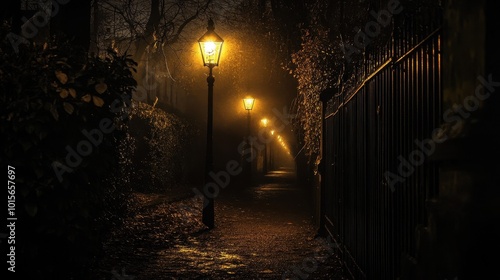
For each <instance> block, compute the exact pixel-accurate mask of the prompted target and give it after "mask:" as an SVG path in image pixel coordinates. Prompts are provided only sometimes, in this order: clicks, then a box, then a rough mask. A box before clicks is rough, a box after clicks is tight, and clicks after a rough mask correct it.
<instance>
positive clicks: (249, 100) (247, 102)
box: [243, 97, 255, 178]
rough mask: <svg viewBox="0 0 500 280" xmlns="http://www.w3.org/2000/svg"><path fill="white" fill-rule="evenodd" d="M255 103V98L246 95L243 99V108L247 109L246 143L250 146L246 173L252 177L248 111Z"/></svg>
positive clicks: (251, 148) (251, 149)
mask: <svg viewBox="0 0 500 280" xmlns="http://www.w3.org/2000/svg"><path fill="white" fill-rule="evenodd" d="M254 104H255V99H254V98H252V97H247V98H244V99H243V106H244V107H245V110H247V112H248V114H247V116H248V117H247V145H248V147H250V154H249V159H250V160H247V175H248V177H249V178H251V177H252V163H251V159H253V155H252V153H253V147H252V141H250V134H251V131H250V111H252V109H253V105H254Z"/></svg>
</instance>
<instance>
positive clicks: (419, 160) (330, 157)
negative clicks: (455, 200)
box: [323, 11, 442, 279]
mask: <svg viewBox="0 0 500 280" xmlns="http://www.w3.org/2000/svg"><path fill="white" fill-rule="evenodd" d="M435 12H436V14H435V18H433V19H432V21H430V22H425V24H422V18H420V17H419V16H418V15H415V14H413V15H411V14H410V15H408V14H405V15H401V16H399V17H395V18H394V21H393V24H394V26H395V27H394V29H393V34H392V43H391V44H390V46H386V47H383V48H379V49H376V48H375V49H373V50H372V51H371V52H370V53H368V55H367V57H368V60H367V62H366V64H365V65H366V69H369V70H371V71H369V73H367V75H366V76H365V78H364V79H363V80H362V81H361V82H360V83H359V85H358V86H357V87H355V88H350V89H347V90H344V92H340V93H338V94H337V95H335V97H333V98H332V99H331V100H330V101H329V104H330V106H329V107H328V108H329V111H328V112H327V113H326V114H325V119H324V126H325V127H324V132H325V137H326V140H325V146H324V147H323V152H324V156H323V159H324V164H325V167H324V168H325V176H324V182H323V188H324V190H323V196H324V197H323V199H324V202H323V203H324V212H323V219H324V225H325V229H326V230H327V232H328V233H329V234H330V235H331V236H332V237H333V238H334V239H335V241H336V242H337V243H338V245H339V249H338V254H339V256H340V257H341V259H342V261H343V263H344V268H345V271H346V275H347V276H348V277H349V278H352V279H398V278H401V271H402V267H403V266H407V265H408V264H409V263H411V261H410V260H411V259H412V258H415V257H416V253H417V248H416V236H415V235H416V234H415V232H416V228H417V226H419V225H423V226H425V225H426V217H427V213H426V208H425V203H426V200H428V199H430V198H432V197H434V196H435V195H437V179H438V170H437V166H436V165H435V164H433V163H430V162H428V161H427V160H426V154H425V152H422V149H421V148H419V145H420V144H418V143H421V142H422V141H423V140H424V139H429V138H431V133H432V130H433V129H434V128H436V127H438V125H439V123H440V121H441V96H442V95H441V82H440V81H441V67H440V64H441V62H440V55H441V54H440V53H441V50H440V40H441V38H440V37H441V30H440V24H441V21H440V12H439V11H435ZM430 16H431V17H432V15H430ZM388 172H391V173H392V174H394V175H396V176H399V177H398V178H399V182H398V183H394V182H393V180H395V178H391V177H390V176H388V175H387V174H388Z"/></svg>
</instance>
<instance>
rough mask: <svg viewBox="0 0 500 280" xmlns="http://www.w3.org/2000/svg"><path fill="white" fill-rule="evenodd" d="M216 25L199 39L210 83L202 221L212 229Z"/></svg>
mask: <svg viewBox="0 0 500 280" xmlns="http://www.w3.org/2000/svg"><path fill="white" fill-rule="evenodd" d="M214 30H215V25H214V22H213V20H212V19H209V20H208V27H207V32H205V34H203V36H201V38H200V39H199V40H198V43H199V45H200V51H201V56H202V59H203V65H204V66H208V69H209V74H208V77H207V83H208V113H207V154H206V161H205V182H204V192H203V193H204V194H205V198H206V199H207V201H208V203H207V205H205V206H204V207H203V213H202V221H203V223H204V224H205V225H206V226H207V227H208V228H210V229H212V228H214V226H215V222H214V196H213V195H210V194H209V190H208V187H209V186H211V185H213V184H210V183H213V182H212V177H211V176H210V173H211V172H213V168H214V166H213V165H214V164H213V137H212V132H213V100H214V82H215V78H214V76H213V75H212V69H213V68H214V67H215V66H218V65H219V60H220V55H221V51H222V44H223V43H224V40H222V38H221V37H220V36H219V35H217V33H215V31H214Z"/></svg>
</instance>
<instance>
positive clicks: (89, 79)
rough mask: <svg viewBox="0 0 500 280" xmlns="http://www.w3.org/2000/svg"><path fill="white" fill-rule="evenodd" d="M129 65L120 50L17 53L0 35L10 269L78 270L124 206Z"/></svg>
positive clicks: (66, 47) (54, 46) (42, 275)
mask: <svg viewBox="0 0 500 280" xmlns="http://www.w3.org/2000/svg"><path fill="white" fill-rule="evenodd" d="M0 35H2V36H1V38H5V34H4V33H2V32H0ZM133 67H135V62H134V61H133V60H131V59H130V58H129V57H127V56H118V55H117V54H116V53H113V52H109V54H108V56H107V57H106V58H99V57H88V56H87V53H86V52H85V51H83V50H80V49H79V48H77V47H74V46H72V45H71V44H69V43H64V42H63V43H50V44H45V45H44V46H37V45H24V44H21V45H19V51H18V52H15V51H14V49H13V48H12V46H10V45H9V43H8V40H4V41H2V42H1V45H0V133H1V136H2V137H1V140H0V141H1V142H0V143H1V145H0V147H1V150H0V162H1V166H3V167H4V168H6V166H7V165H10V166H13V167H15V171H16V178H15V185H16V189H15V195H16V208H15V216H16V217H17V219H18V220H17V223H16V244H15V246H16V257H17V259H16V267H17V268H18V272H19V273H21V272H22V273H29V274H30V276H32V277H34V279H77V278H83V277H84V275H85V271H86V267H87V266H88V265H89V264H90V262H91V260H92V258H93V257H94V256H95V255H97V254H98V253H99V251H100V244H101V243H100V240H101V238H102V234H103V232H105V229H106V227H107V226H109V225H110V224H112V223H113V221H112V220H113V219H115V218H116V217H117V216H118V214H117V212H119V211H120V209H122V208H123V207H124V206H125V205H124V201H125V199H123V198H124V196H125V195H126V189H123V188H126V181H127V180H128V179H127V176H125V175H126V174H125V172H126V170H124V169H123V168H124V167H126V165H127V161H126V159H124V158H123V153H124V152H125V153H126V147H125V146H127V145H125V144H126V143H128V142H127V134H126V131H125V129H124V128H125V127H126V123H125V122H126V120H127V110H126V109H127V107H128V103H129V100H130V97H131V94H132V91H133V89H134V87H135V85H136V82H135V80H134V79H133V77H132V71H133ZM112 105H113V106H112ZM113 108H117V109H116V110H113ZM103 122H104V123H103ZM102 127H105V128H106V129H105V130H103V129H102ZM98 131H99V132H98ZM85 134H89V135H91V136H88V135H87V136H86V135H85ZM89 137H91V138H92V139H90V138H89ZM82 143H83V144H82ZM124 143H125V144H124ZM124 147H125V148H124ZM120 149H121V150H120ZM120 152H121V153H120ZM120 164H121V165H120ZM120 166H121V167H120ZM120 168H121V169H120ZM110 178H119V179H120V180H124V181H122V182H120V181H116V180H114V179H110Z"/></svg>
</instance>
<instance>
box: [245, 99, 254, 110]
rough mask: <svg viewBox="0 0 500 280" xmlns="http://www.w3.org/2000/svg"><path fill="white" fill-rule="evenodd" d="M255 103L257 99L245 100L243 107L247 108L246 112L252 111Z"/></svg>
mask: <svg viewBox="0 0 500 280" xmlns="http://www.w3.org/2000/svg"><path fill="white" fill-rule="evenodd" d="M254 103H255V99H253V98H251V97H248V98H245V99H243V106H245V110H252V109H253V105H254Z"/></svg>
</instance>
